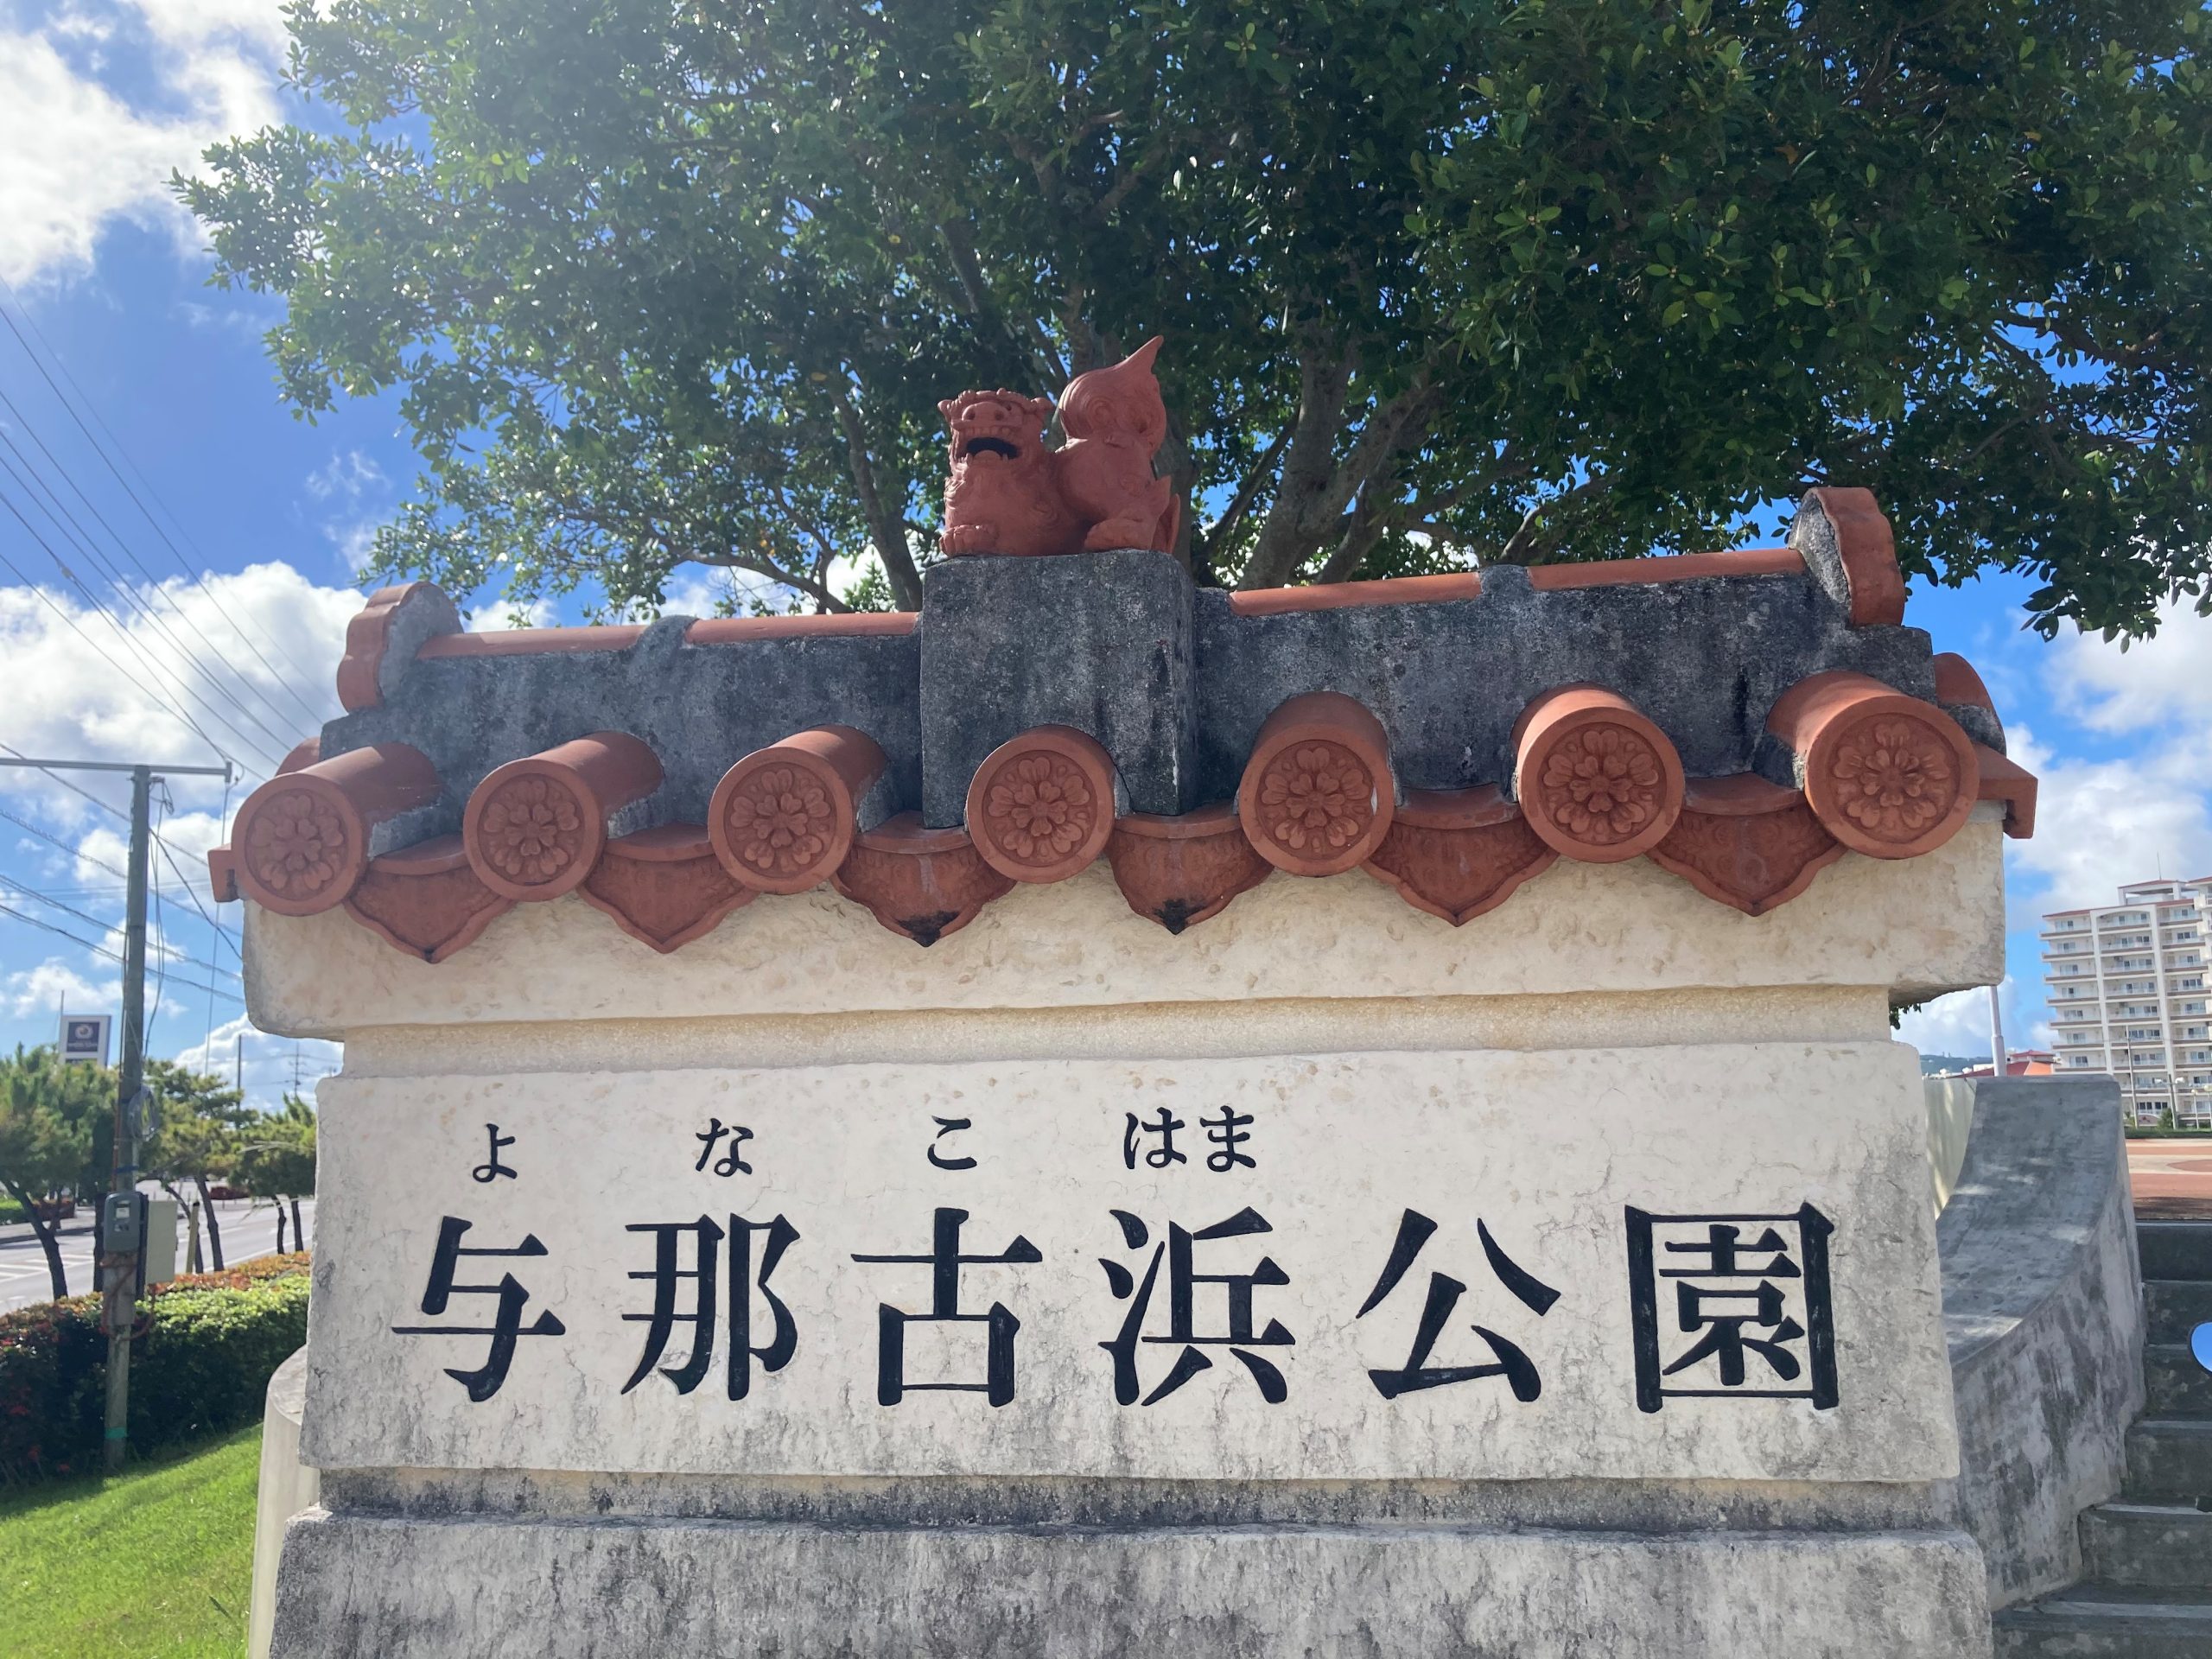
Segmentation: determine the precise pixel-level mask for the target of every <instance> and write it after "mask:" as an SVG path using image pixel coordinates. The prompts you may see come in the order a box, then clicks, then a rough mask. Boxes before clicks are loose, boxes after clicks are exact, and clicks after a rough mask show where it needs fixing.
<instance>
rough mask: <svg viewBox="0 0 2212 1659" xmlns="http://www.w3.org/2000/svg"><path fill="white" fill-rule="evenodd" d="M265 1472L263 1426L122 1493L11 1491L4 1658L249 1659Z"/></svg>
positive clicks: (187, 1456)
mask: <svg viewBox="0 0 2212 1659" xmlns="http://www.w3.org/2000/svg"><path fill="white" fill-rule="evenodd" d="M260 1459H261V1430H260V1429H259V1428H258V1427H253V1428H246V1429H241V1430H239V1431H238V1433H234V1434H229V1435H226V1436H224V1437H223V1438H222V1439H220V1440H204V1441H201V1442H200V1444H199V1445H198V1446H193V1447H190V1448H188V1449H187V1450H186V1451H184V1452H182V1453H181V1455H175V1456H170V1457H166V1458H163V1459H159V1460H157V1461H155V1462H151V1463H148V1464H146V1465H142V1466H139V1467H136V1468H133V1469H132V1470H131V1471H130V1473H128V1474H126V1475H124V1476H122V1477H121V1478H118V1479H116V1480H113V1481H107V1482H102V1481H100V1480H98V1479H87V1480H67V1481H55V1482H53V1483H52V1484H47V1485H41V1486H35V1487H25V1488H17V1489H16V1490H15V1491H0V1653H3V1654H6V1655H7V1656H9V1659H92V1656H95V1655H97V1656H100V1659H111V1656H115V1655H119V1654H120V1655H130V1656H137V1655H156V1654H158V1655H160V1656H162V1659H183V1656H188V1655H200V1656H214V1655H220V1656H222V1659H238V1656H239V1655H241V1654H243V1653H244V1652H245V1625H246V1601H247V1597H248V1592H249V1588H250V1586H251V1582H252V1578H253V1493H254V1484H255V1480H256V1478H257V1475H258V1473H259V1471H260Z"/></svg>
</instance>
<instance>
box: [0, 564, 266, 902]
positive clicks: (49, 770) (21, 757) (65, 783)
mask: <svg viewBox="0 0 2212 1659" xmlns="http://www.w3.org/2000/svg"><path fill="white" fill-rule="evenodd" d="M10 569H13V567H12V566H11V567H10ZM0 749H6V750H7V751H8V753H10V754H11V755H13V756H14V757H15V758H16V760H18V761H21V762H22V763H23V764H25V765H30V764H31V760H30V757H29V755H27V754H25V753H23V752H22V750H21V749H18V748H14V747H10V746H9V745H8V744H6V743H0ZM228 758H229V757H228V756H225V759H226V760H227V759H228ZM34 769H35V771H37V772H41V773H43V774H44V775H45V776H47V777H48V778H51V779H53V780H54V782H55V783H57V784H59V785H61V787H62V788H64V789H66V790H67V791H69V792H70V793H71V794H73V795H82V796H84V798H86V800H88V801H90V802H91V803H92V804H93V805H94V806H97V807H98V808H99V810H101V811H103V812H105V813H108V814H110V815H111V816H112V817H118V818H121V819H122V820H123V821H124V823H130V814H129V813H128V812H125V811H124V810H123V809H122V808H121V807H119V806H111V805H109V804H107V803H106V802H105V801H104V800H102V799H100V798H99V796H97V795H93V794H91V793H88V792H87V791H85V790H82V789H79V787H78V786H77V785H74V784H73V783H71V782H70V781H69V780H68V779H67V778H64V777H63V776H62V775H61V774H60V772H56V771H54V768H53V767H51V766H35V767H34ZM108 868H110V869H113V868H115V867H114V866H113V865H110V866H109V867H108ZM124 879H125V880H128V879H129V878H128V877H127V876H126V877H125V878H124Z"/></svg>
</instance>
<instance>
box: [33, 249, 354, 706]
mask: <svg viewBox="0 0 2212 1659" xmlns="http://www.w3.org/2000/svg"><path fill="white" fill-rule="evenodd" d="M0 289H6V290H7V294H8V296H9V298H10V299H12V300H15V302H16V309H17V310H18V311H22V312H23V321H24V323H25V324H26V325H27V326H28V327H29V329H30V331H31V334H33V335H34V336H35V338H36V339H37V340H38V342H39V344H40V345H41V346H45V347H46V353H47V355H48V357H50V358H52V359H54V366H55V367H56V368H58V369H60V371H61V378H63V379H65V380H67V382H68V383H69V386H70V389H71V390H72V391H74V392H75V393H76V394H77V397H78V399H79V401H80V402H81V403H83V404H84V406H85V409H86V413H88V414H90V415H91V416H92V420H93V423H95V424H96V425H98V426H99V429H100V430H101V431H102V432H104V433H105V434H106V435H107V439H108V442H110V443H111V444H113V445H114V446H115V451H116V454H119V455H122V456H123V458H124V461H125V462H127V463H129V464H130V470H131V471H132V472H134V473H137V474H138V480H139V482H140V483H142V484H144V485H145V486H146V493H147V494H149V495H150V496H153V498H154V499H155V500H156V502H157V503H159V504H160V505H161V508H162V512H167V513H168V516H169V518H170V519H171V520H172V521H173V522H175V524H176V525H177V531H178V533H179V534H180V535H182V536H184V537H185V539H186V540H187V541H190V540H191V539H192V537H191V536H190V534H189V532H188V531H185V529H184V525H183V522H182V521H181V520H180V519H178V518H177V516H176V514H175V512H172V511H171V510H170V508H169V505H168V503H167V502H166V501H162V498H161V496H160V494H159V493H157V492H156V490H155V488H154V486H153V484H152V482H151V481H150V480H148V479H147V477H146V475H145V474H144V473H143V472H141V471H140V470H139V467H138V466H137V463H136V462H135V461H130V454H128V452H126V451H125V450H124V448H123V444H122V442H121V441H120V440H119V439H118V438H117V437H116V435H115V434H114V433H113V432H112V431H110V430H109V429H108V424H107V423H106V422H105V421H104V420H102V419H101V418H100V412H99V407H98V406H97V405H96V404H94V403H93V402H92V399H91V398H90V397H86V394H85V389H84V388H83V387H82V386H80V385H78V384H77V378H76V377H75V376H74V375H73V374H71V373H70V372H69V365H67V363H65V362H63V361H62V360H61V354H60V353H59V352H56V351H55V350H54V347H53V346H52V345H51V344H50V343H49V342H48V340H47V338H46V336H45V335H44V334H40V333H39V327H38V324H37V323H35V322H34V321H31V315H30V313H29V311H25V310H23V302H22V300H21V298H19V297H18V296H16V290H15V289H13V288H11V287H10V286H9V284H8V283H7V281H6V279H5V278H0ZM0 322H5V323H6V324H7V325H8V332H9V333H10V334H13V335H15V337H16V344H17V345H19V346H22V351H23V355H24V356H25V357H28V358H29V359H30V361H31V366H32V367H33V368H35V369H36V370H37V371H38V372H39V374H40V376H41V378H43V379H44V380H45V381H46V384H47V385H48V386H49V387H51V388H52V389H53V391H54V397H56V398H57V399H58V400H59V401H60V404H61V407H62V408H63V409H64V410H67V412H68V415H69V418H70V419H71V420H73V421H75V422H76V423H77V429H78V430H79V432H83V433H84V434H85V438H86V442H89V443H91V444H92V452H93V453H94V454H97V455H99V458H100V460H101V461H102V462H104V463H105V466H106V467H107V469H108V471H110V472H111V473H113V474H115V480H116V482H117V483H118V484H120V485H122V486H123V493H124V494H125V495H127V496H129V497H130V504H131V505H133V506H135V507H137V509H138V512H139V514H140V516H141V517H143V518H144V519H145V520H146V522H147V523H148V524H151V525H152V526H153V530H154V534H155V535H156V536H158V537H161V538H162V544H163V545H164V546H166V547H167V548H168V550H169V555H170V556H171V557H173V558H174V559H175V560H176V563H177V568H178V569H181V570H182V571H183V572H184V574H185V575H186V576H187V577H188V578H189V579H190V580H191V582H192V583H193V585H194V586H195V587H196V588H199V589H200V593H201V594H202V595H203V596H204V597H205V598H207V600H208V601H209V602H210V603H213V601H214V597H215V596H214V594H211V593H209V592H208V591H207V582H205V581H203V580H202V579H201V577H200V575H199V574H198V573H197V572H195V571H194V569H193V568H192V566H191V564H190V563H189V562H188V560H187V559H186V558H185V556H184V555H183V554H182V553H181V552H180V551H179V550H177V545H176V543H175V542H173V541H171V540H170V539H169V537H168V532H167V531H164V530H163V529H162V526H161V524H159V523H158V522H157V521H156V518H154V515H153V514H152V513H151V512H148V511H147V508H146V504H145V503H144V502H143V501H142V500H141V499H139V498H138V493H137V491H136V490H134V489H132V488H131V487H130V480H128V479H126V478H124V475H123V474H122V472H121V471H120V469H118V467H117V466H116V464H115V462H114V461H111V460H110V459H109V458H108V453H107V451H106V450H105V449H104V448H101V447H100V444H99V441H98V440H97V439H95V438H93V436H92V433H91V432H90V431H89V430H88V429H86V426H85V423H84V421H83V420H82V418H80V417H79V415H78V413H77V410H76V408H75V406H74V405H73V404H71V403H70V401H69V400H68V398H67V397H63V396H62V393H61V389H60V387H59V386H56V385H54V377H53V376H52V375H50V374H48V373H47V372H46V365H44V364H43V363H41V361H40V360H39V358H38V354H37V353H35V352H33V351H32V350H31V348H30V342H29V340H25V339H24V338H23V334H22V329H20V328H17V327H16V323H15V319H14V318H12V317H10V316H9V315H8V314H7V313H6V312H5V311H0ZM197 550H198V549H197V548H195V549H194V551H197ZM225 620H227V621H229V623H230V624H231V631H232V632H233V633H236V634H237V635H238V639H239V641H240V643H242V644H243V645H245V648H246V649H247V650H248V651H251V652H253V655H254V658H255V660H256V661H257V662H258V663H260V664H261V665H262V666H263V667H264V668H265V669H267V670H268V671H269V673H270V677H271V678H272V679H275V680H277V681H278V682H280V683H286V684H287V687H288V689H289V683H288V682H285V681H284V677H283V675H281V674H279V673H277V670H276V668H275V666H274V665H273V664H271V663H270V660H269V659H268V658H266V657H264V656H263V655H262V654H261V652H260V650H259V648H258V647H257V646H256V645H254V643H253V641H252V640H251V639H249V638H248V637H247V635H246V632H245V628H244V627H243V626H241V625H240V624H239V623H238V620H237V619H236V618H235V617H232V616H229V615H228V614H227V613H225ZM210 643H211V645H212V643H213V642H212V641H211V642H210ZM269 643H270V647H271V648H272V649H273V650H275V652H277V655H278V656H280V657H282V658H283V659H284V660H285V661H286V662H288V663H290V664H291V665H292V671H293V672H294V673H295V674H296V675H298V676H299V677H301V678H302V679H303V680H304V679H308V678H311V676H310V675H309V674H308V671H307V670H305V669H304V668H302V667H301V666H300V664H298V662H297V661H296V660H295V659H294V658H293V656H292V654H291V653H290V652H288V651H286V650H285V649H284V643H283V640H282V639H277V638H275V637H273V636H272V637H270V641H269ZM294 695H295V696H297V695H298V694H297V693H296V692H295V693H294ZM302 707H305V705H304V703H303V704H302ZM314 718H315V711H314V710H313V709H308V719H310V720H313V719H314Z"/></svg>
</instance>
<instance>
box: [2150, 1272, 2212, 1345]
mask: <svg viewBox="0 0 2212 1659" xmlns="http://www.w3.org/2000/svg"><path fill="white" fill-rule="evenodd" d="M2143 1311H2144V1313H2145V1315H2146V1317H2147V1318H2148V1319H2149V1320H2150V1331H2149V1335H2150V1338H2151V1340H2152V1342H2180V1343H2185V1342H2187V1341H2188V1340H2189V1333H2190V1332H2192V1331H2194V1330H2196V1327H2197V1326H2198V1325H2212V1282H2208V1281H2200V1280H2191V1279H2146V1280H2145V1281H2143Z"/></svg>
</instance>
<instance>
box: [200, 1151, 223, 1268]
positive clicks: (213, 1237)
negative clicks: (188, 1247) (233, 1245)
mask: <svg viewBox="0 0 2212 1659" xmlns="http://www.w3.org/2000/svg"><path fill="white" fill-rule="evenodd" d="M192 1184H193V1185H194V1186H196V1187H198V1188H199V1189H200V1208H201V1209H202V1210H204V1211H207V1256H208V1260H209V1261H210V1262H212V1263H213V1266H214V1269H215V1271H216V1272H218V1273H220V1272H221V1271H222V1270H223V1224H222V1223H221V1222H219V1221H218V1220H216V1219H215V1200H214V1199H213V1198H209V1197H208V1196H207V1177H206V1176H205V1175H195V1176H194V1177H193V1178H192Z"/></svg>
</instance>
